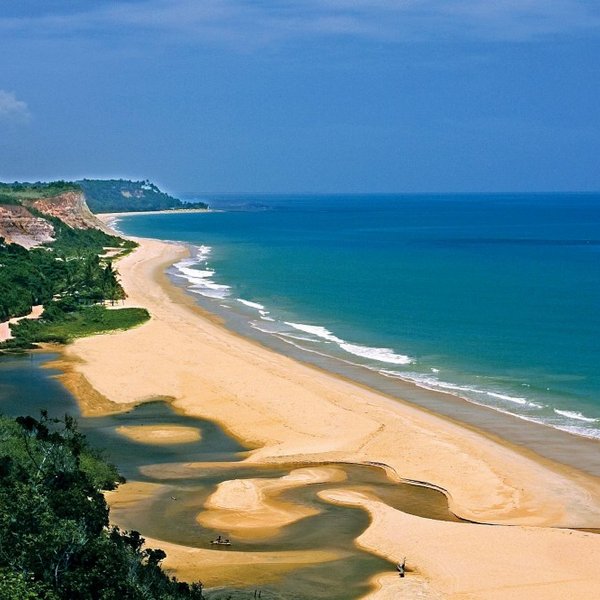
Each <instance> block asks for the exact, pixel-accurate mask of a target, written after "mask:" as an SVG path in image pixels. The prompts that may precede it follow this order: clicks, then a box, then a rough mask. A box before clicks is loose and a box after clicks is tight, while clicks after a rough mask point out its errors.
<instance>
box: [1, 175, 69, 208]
mask: <svg viewBox="0 0 600 600" xmlns="http://www.w3.org/2000/svg"><path fill="white" fill-rule="evenodd" d="M72 191H77V192H79V191H81V187H80V186H79V185H78V184H77V183H74V182H72V181H62V180H61V181H50V182H43V181H36V182H35V183H29V182H18V181H15V182H14V183H1V182H0V204H20V201H21V200H27V199H31V198H48V197H50V196H56V195H58V194H62V193H64V192H72Z"/></svg>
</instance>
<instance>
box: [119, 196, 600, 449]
mask: <svg viewBox="0 0 600 600" xmlns="http://www.w3.org/2000/svg"><path fill="white" fill-rule="evenodd" d="M196 197H197V198H200V199H204V200H207V201H208V202H209V204H210V205H211V206H212V207H213V208H215V209H220V211H219V212H212V213H208V214H173V215H149V216H142V215H137V216H135V217H126V218H123V219H120V221H119V222H118V224H117V227H118V228H119V229H120V230H121V231H123V232H124V233H127V234H131V235H138V236H146V237H155V238H161V239H168V240H179V241H185V242H189V243H191V244H193V245H194V257H193V258H192V259H190V260H184V261H182V262H181V263H180V264H179V265H177V267H176V269H174V270H173V271H172V274H173V276H174V278H175V279H176V280H177V281H179V282H180V283H182V284H185V285H186V286H187V287H188V289H189V290H190V292H192V293H194V294H196V295H197V296H198V298H199V300H201V301H202V302H203V304H204V305H205V306H206V305H208V306H209V307H211V306H212V307H213V308H214V309H215V310H218V311H226V312H227V311H229V312H231V313H232V314H234V313H235V314H236V315H238V317H243V318H244V319H245V320H247V322H248V323H249V324H250V326H251V327H252V328H253V329H254V330H255V331H257V332H258V331H259V330H260V333H261V334H264V332H267V334H268V335H272V336H275V337H277V338H278V339H279V340H281V341H283V342H286V343H287V344H290V347H291V346H292V345H293V346H294V347H295V351H296V352H297V351H298V349H300V351H301V352H307V353H313V354H314V353H319V354H323V355H327V356H331V357H333V359H334V360H339V361H349V362H352V363H355V364H359V365H362V366H363V367H364V368H365V369H369V370H370V371H371V372H372V373H373V374H374V375H375V376H380V377H385V378H399V379H402V380H407V381H411V382H415V383H417V384H418V385H420V386H423V387H426V388H429V389H434V390H440V391H445V392H448V393H451V394H454V395H456V396H460V397H462V398H465V399H467V400H469V401H471V402H475V403H479V404H483V405H486V406H490V407H493V408H495V409H497V410H500V411H504V412H509V413H512V414H515V415H517V416H520V417H521V418H524V419H529V420H533V421H537V422H540V423H544V424H547V425H550V426H553V427H557V428H561V429H564V430H567V431H570V432H572V433H577V434H580V435H585V436H589V437H596V438H600V194H596V195H594V194H585V195H576V194H569V195H566V194H561V195H545V194H536V195H531V194H529V195H468V196H444V195H442V196H433V195H432V196H426V195H420V196H387V195H386V196H382V195H365V196H344V195H337V196H308V195H306V196H243V195H240V196H227V197H218V196H214V195H197V196H196Z"/></svg>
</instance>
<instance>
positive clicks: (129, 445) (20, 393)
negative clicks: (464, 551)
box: [0, 353, 458, 600]
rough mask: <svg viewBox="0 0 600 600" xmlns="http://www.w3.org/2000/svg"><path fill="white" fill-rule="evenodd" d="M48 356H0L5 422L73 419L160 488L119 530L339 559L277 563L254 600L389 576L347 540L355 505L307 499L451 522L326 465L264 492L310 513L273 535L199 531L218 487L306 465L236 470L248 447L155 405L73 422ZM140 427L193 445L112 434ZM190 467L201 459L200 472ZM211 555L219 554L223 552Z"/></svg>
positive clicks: (130, 470)
mask: <svg viewBox="0 0 600 600" xmlns="http://www.w3.org/2000/svg"><path fill="white" fill-rule="evenodd" d="M52 358H54V356H53V355H49V354H45V353H31V354H26V355H22V356H10V357H7V356H5V357H0V411H1V412H2V413H4V414H6V415H11V416H17V415H21V414H31V415H34V416H36V415H37V413H39V410H40V409H43V408H46V409H48V410H49V412H50V414H51V415H53V416H59V415H61V414H64V413H66V412H68V413H69V414H72V415H76V416H77V418H78V420H79V424H80V428H81V430H82V431H83V432H84V433H85V434H86V436H87V437H88V439H89V440H90V442H91V443H92V444H93V445H94V446H96V447H98V448H103V449H105V453H106V457H107V458H108V459H109V460H110V461H111V462H114V463H115V464H116V465H117V466H118V467H119V470H120V472H121V473H122V474H123V475H124V476H125V477H127V479H128V480H130V481H142V482H147V483H157V484H161V485H162V487H161V488H160V491H159V492H158V493H156V494H155V495H153V496H152V497H150V498H149V499H148V500H147V501H144V502H140V503H137V504H133V505H131V506H130V507H128V508H126V509H123V508H120V509H119V510H117V511H116V512H115V518H116V520H117V522H118V524H119V525H120V526H121V527H123V528H126V529H136V530H138V531H140V532H142V534H143V535H146V536H149V537H153V538H157V539H159V540H165V541H168V542H172V543H176V544H182V545H186V546H192V547H198V548H211V545H210V540H211V539H214V538H215V537H216V536H217V535H223V536H225V537H230V538H231V540H232V542H233V546H232V547H233V548H234V549H235V551H238V552H239V551H242V552H244V551H247V552H285V551H290V550H320V551H322V550H325V551H331V552H334V553H336V555H337V556H339V559H338V560H334V561H330V562H326V563H322V564H317V565H309V566H306V565H300V566H299V567H298V568H295V569H293V570H292V571H291V572H288V573H284V574H278V573H277V572H276V569H277V567H273V573H272V574H271V575H272V576H271V577H270V578H269V579H271V580H274V581H273V582H270V583H268V584H264V585H261V598H265V600H267V599H275V598H289V599H296V600H303V599H306V600H307V599H309V598H310V599H314V598H328V599H331V600H336V599H339V600H348V599H350V598H359V597H361V596H362V595H364V594H365V593H366V592H367V591H368V589H369V584H368V581H369V579H370V578H371V577H372V576H373V575H375V574H377V573H380V572H384V571H393V570H394V565H393V564H391V563H390V562H388V561H386V560H384V559H382V558H379V557H376V556H373V555H371V554H369V553H367V552H364V551H362V550H360V549H359V548H357V547H356V546H355V544H354V540H355V538H357V537H358V536H359V535H360V534H361V533H362V532H363V531H364V530H365V529H366V527H367V526H368V523H369V517H368V515H367V514H366V513H365V512H364V511H363V510H360V509H356V508H349V507H343V506H337V505H333V504H330V503H328V502H325V501H324V500H321V499H320V498H319V497H318V495H317V494H318V492H319V491H321V490H326V489H342V488H350V489H353V490H358V491H360V492H362V493H365V494H368V495H370V496H375V497H377V498H379V499H381V500H382V501H384V502H386V503H387V504H389V505H390V506H394V507H396V508H398V509H400V510H403V511H405V512H408V513H411V514H416V515H419V516H423V517H428V518H435V519H442V520H454V521H455V520H458V519H456V517H454V516H453V515H452V514H451V513H450V512H449V511H448V505H447V501H446V497H445V496H444V495H443V494H442V493H440V492H438V491H436V490H433V489H429V488H426V487H421V486H415V485H410V484H407V483H395V482H392V481H391V480H390V479H388V477H387V476H386V474H385V472H384V471H383V469H381V468H378V467H375V466H369V465H349V464H341V465H340V464H335V465H332V466H336V467H337V468H340V469H342V470H343V471H344V473H345V480H344V481H336V482H327V483H313V484H308V485H303V486H302V487H296V488H293V489H287V490H284V491H281V492H280V493H278V494H274V496H273V498H272V500H275V501H278V500H281V501H283V502H286V503H291V504H295V505H300V506H303V507H309V508H311V509H313V512H315V513H316V514H313V515H312V516H308V517H305V518H303V519H301V520H299V521H296V522H294V523H292V524H291V525H288V526H285V527H282V528H281V530H279V531H278V532H277V533H276V534H275V535H270V536H267V537H264V536H257V537H256V538H254V539H253V538H252V536H250V537H248V536H244V538H238V539H236V537H235V535H232V534H229V533H228V532H227V531H222V530H215V529H211V528H210V527H203V526H202V525H200V524H199V523H198V521H197V516H198V514H199V513H201V512H202V511H203V507H204V503H205V501H206V499H207V498H208V497H209V496H210V495H211V494H212V493H213V492H214V491H215V489H216V488H217V486H218V485H219V484H220V483H221V482H223V481H228V480H237V479H248V478H253V479H256V478H268V479H275V478H279V477H282V476H285V475H287V474H288V473H289V472H290V471H292V470H294V469H297V468H300V467H303V466H314V465H301V464H293V465H292V464H290V465H283V464H279V465H248V464H244V463H242V462H241V461H243V459H244V458H246V457H247V455H248V448H246V447H244V446H243V445H241V444H240V443H239V442H238V441H236V440H235V439H233V438H232V437H230V436H229V435H227V433H226V432H224V431H223V430H222V429H221V428H220V427H218V426H217V425H216V424H215V423H212V422H210V421H206V420H203V419H197V418H191V417H187V416H184V415H181V414H178V413H176V412H175V411H173V410H172V408H171V407H170V406H169V405H168V404H167V403H165V402H162V401H156V402H150V403H146V404H143V405H140V406H138V407H136V408H134V409H133V410H131V411H129V412H126V413H121V414H116V415H109V416H104V417H92V418H86V417H83V416H82V415H81V414H80V412H79V410H78V407H77V404H76V402H75V399H74V398H73V397H72V396H71V395H70V394H69V393H68V392H67V391H66V390H65V389H64V388H63V386H62V385H61V384H60V383H59V382H58V381H57V380H56V379H55V378H54V375H56V373H57V372H56V371H55V370H53V369H48V368H43V365H44V363H46V362H47V361H48V360H51V359H52ZM140 425H144V426H149V425H156V426H185V427H194V428H197V429H199V430H200V431H201V439H200V440H198V441H194V442H187V443H177V444H171V445H165V444H152V443H141V442H136V441H132V440H131V439H128V438H127V437H125V436H124V435H122V434H121V433H119V432H118V431H117V429H118V428H120V427H123V426H127V427H132V426H133V427H135V426H140ZM194 463H206V467H205V468H203V467H202V465H200V466H198V465H197V464H194ZM320 466H323V465H320ZM174 499H175V500H174ZM399 534H400V532H399ZM212 548H214V547H212ZM216 551H221V552H227V551H228V548H223V549H219V550H216ZM263 569H264V567H263ZM244 572H245V574H246V573H247V576H248V579H249V580H250V581H249V582H248V586H243V587H241V588H236V589H232V588H231V587H228V585H227V582H226V581H223V588H221V589H213V590H212V591H211V590H208V591H207V597H208V598H212V599H213V600H216V599H217V598H229V597H231V598H249V597H253V593H254V589H256V586H252V581H251V580H252V571H248V570H247V568H246V567H245V571H244ZM263 576H264V572H263Z"/></svg>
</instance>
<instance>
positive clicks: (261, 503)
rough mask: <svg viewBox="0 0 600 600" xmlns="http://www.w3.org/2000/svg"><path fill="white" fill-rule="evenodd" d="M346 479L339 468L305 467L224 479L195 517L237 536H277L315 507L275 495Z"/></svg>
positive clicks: (311, 511)
mask: <svg viewBox="0 0 600 600" xmlns="http://www.w3.org/2000/svg"><path fill="white" fill-rule="evenodd" d="M345 478H346V474H345V473H344V471H343V470H342V469H340V468H336V467H304V468H301V469H294V470H293V471H292V472H291V473H289V474H288V475H285V476H284V477H276V478H273V479H266V478H265V479H262V478H261V479H251V478H250V479H233V480H228V481H223V482H222V483H220V484H219V485H218V486H217V489H216V490H215V492H214V493H213V494H211V496H209V498H208V499H207V501H206V503H205V505H204V507H205V508H206V509H207V510H205V511H203V512H202V513H200V514H199V515H198V517H197V520H198V522H199V523H200V524H201V525H204V526H205V527H212V528H213V529H217V530H219V529H221V530H228V531H230V532H231V535H235V536H236V537H241V538H249V539H259V538H260V539H266V538H269V537H272V536H274V535H277V533H278V532H279V531H280V530H281V528H282V527H286V526H288V525H291V524H292V523H295V522H296V521H299V520H300V519H303V518H305V517H309V516H311V515H314V514H316V513H317V510H316V509H315V508H312V507H308V506H303V505H301V504H294V503H291V502H284V501H282V500H279V499H277V498H274V497H276V496H277V495H278V494H280V493H281V492H283V491H285V490H290V489H293V488H296V487H302V486H305V485H310V484H314V483H325V482H337V481H343V480H344V479H345Z"/></svg>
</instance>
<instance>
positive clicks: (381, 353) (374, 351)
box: [285, 321, 413, 365]
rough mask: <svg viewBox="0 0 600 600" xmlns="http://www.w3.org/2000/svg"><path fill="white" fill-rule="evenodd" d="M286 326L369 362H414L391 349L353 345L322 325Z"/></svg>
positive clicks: (290, 324)
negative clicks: (330, 343) (331, 343)
mask: <svg viewBox="0 0 600 600" xmlns="http://www.w3.org/2000/svg"><path fill="white" fill-rule="evenodd" d="M285 324H286V325H289V326H290V327H293V328H294V329H298V330H299V331H303V332H304V333H310V334H312V335H314V336H316V337H318V338H321V339H323V340H326V341H328V342H333V343H335V344H337V345H338V346H339V347H340V348H341V349H342V350H344V351H345V352H348V354H353V355H354V356H360V357H361V358H368V359H369V360H375V361H377V362H383V363H389V364H394V365H408V364H410V363H412V362H413V360H412V359H411V358H410V357H409V356H404V355H403V354H396V353H395V352H394V351H393V350H392V349H391V348H376V347H372V346H361V345H359V344H351V343H350V342H347V341H345V340H343V339H341V338H339V337H337V336H336V335H334V334H333V333H332V332H331V331H329V329H326V328H325V327H321V326H320V325H306V324H304V323H290V322H289V321H286V322H285Z"/></svg>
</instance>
